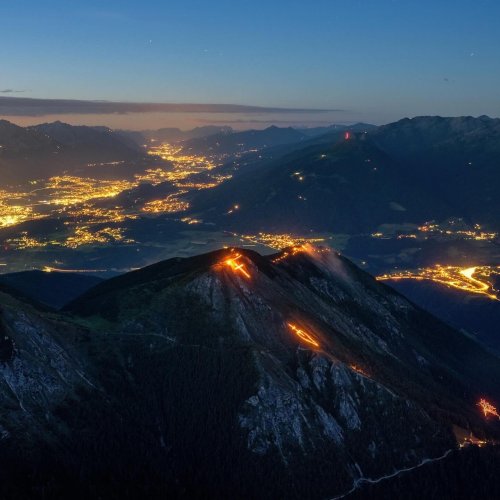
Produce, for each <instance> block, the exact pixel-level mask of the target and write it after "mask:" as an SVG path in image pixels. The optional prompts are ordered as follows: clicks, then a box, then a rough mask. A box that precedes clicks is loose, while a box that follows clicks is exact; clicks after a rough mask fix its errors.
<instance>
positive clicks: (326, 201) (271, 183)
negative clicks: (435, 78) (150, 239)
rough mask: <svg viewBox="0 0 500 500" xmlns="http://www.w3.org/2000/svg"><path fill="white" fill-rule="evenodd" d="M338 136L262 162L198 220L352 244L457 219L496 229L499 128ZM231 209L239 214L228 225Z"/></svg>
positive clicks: (429, 121) (445, 123)
mask: <svg viewBox="0 0 500 500" xmlns="http://www.w3.org/2000/svg"><path fill="white" fill-rule="evenodd" d="M341 134H342V132H339V131H336V132H332V133H329V134H325V135H322V136H320V137H315V138H312V139H309V140H308V141H307V143H304V146H307V147H304V148H302V149H299V148H297V143H296V144H295V145H294V146H291V149H293V151H292V152H290V153H289V154H283V151H282V152H281V154H274V155H273V158H271V159H269V158H265V159H264V160H263V161H262V162H259V160H258V159H256V160H255V161H254V162H253V163H252V164H251V168H245V169H242V171H241V174H240V175H235V177H234V179H232V180H231V181H229V182H226V183H224V184H223V185H221V186H220V187H218V188H216V189H214V190H210V192H208V191H207V192H202V193H199V194H198V195H197V196H196V197H195V199H194V200H193V202H192V210H193V212H199V213H200V215H201V216H202V218H204V219H208V220H214V221H217V222H221V223H223V224H224V225H226V226H228V227H230V228H236V229H240V230H241V229H243V230H246V229H250V230H277V229H279V230H284V231H286V230H300V231H308V230H310V229H313V230H327V231H337V232H338V231H341V232H346V233H349V234H353V233H356V232H360V231H361V232H368V231H373V230H375V229H376V228H377V227H378V226H379V225H380V224H384V223H400V222H413V223H422V222H423V221H425V220H428V219H431V220H442V219H446V218H448V217H456V216H459V217H465V218H466V219H467V220H468V221H470V222H472V223H477V222H479V223H482V224H488V225H489V226H491V227H498V224H499V222H498V217H497V216H496V214H497V213H500V197H499V196H497V193H496V187H497V186H498V185H499V184H500V170H499V169H498V165H499V161H500V146H498V144H500V141H499V137H500V120H493V119H490V118H487V117H481V118H439V117H423V118H415V119H413V120H408V119H406V120H402V121H400V122H397V123H394V124H390V125H386V126H383V127H379V128H376V129H372V130H371V131H368V132H367V133H358V134H352V136H351V139H350V140H346V141H341V142H340V143H339V142H338V141H339V136H340V135H341ZM229 137H231V136H229ZM298 144H299V145H300V144H301V143H300V142H299V143H298ZM295 172H297V174H296V175H294V173H295ZM301 178H302V179H303V180H302V181H300V182H298V180H299V179H301ZM249 186H252V189H249ZM233 205H239V206H240V210H239V211H238V212H233V213H232V214H231V216H230V217H229V216H226V217H224V215H223V214H225V213H227V212H228V211H229V210H230V208H231V207H232V206H233Z"/></svg>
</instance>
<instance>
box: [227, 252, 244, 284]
mask: <svg viewBox="0 0 500 500" xmlns="http://www.w3.org/2000/svg"><path fill="white" fill-rule="evenodd" d="M241 257H242V256H241V254H239V253H238V254H235V256H234V257H232V258H230V259H226V260H225V261H224V264H226V266H228V267H230V268H231V269H232V270H233V272H235V273H240V274H243V276H245V278H250V273H249V272H248V271H247V270H246V268H245V264H242V263H241V262H238V260H239V259H241Z"/></svg>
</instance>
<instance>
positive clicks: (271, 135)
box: [183, 126, 307, 155]
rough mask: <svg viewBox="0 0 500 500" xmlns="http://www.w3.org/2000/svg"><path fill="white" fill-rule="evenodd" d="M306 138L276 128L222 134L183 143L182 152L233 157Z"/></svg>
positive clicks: (305, 136)
mask: <svg viewBox="0 0 500 500" xmlns="http://www.w3.org/2000/svg"><path fill="white" fill-rule="evenodd" d="M306 138H307V135H306V134H304V133H303V132H300V131H298V130H295V129H293V128H292V127H288V128H279V127H276V126H271V127H268V128H266V129H264V130H246V131H243V132H234V133H228V132H223V133H219V134H215V135H210V136H207V137H200V138H196V139H191V140H188V141H185V142H184V144H183V147H184V150H185V151H187V152H191V153H197V154H218V155H234V154H241V153H245V152H247V151H251V150H261V149H265V148H271V147H275V146H281V145H284V144H293V143H297V142H300V141H302V140H304V139H306Z"/></svg>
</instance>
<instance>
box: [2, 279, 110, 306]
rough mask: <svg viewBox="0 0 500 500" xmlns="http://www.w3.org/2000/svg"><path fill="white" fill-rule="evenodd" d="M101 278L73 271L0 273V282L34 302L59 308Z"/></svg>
mask: <svg viewBox="0 0 500 500" xmlns="http://www.w3.org/2000/svg"><path fill="white" fill-rule="evenodd" d="M101 281H102V279H101V278H98V277H96V276H86V275H82V274H74V273H60V272H43V271H22V272H18V273H8V274H0V284H1V285H6V286H8V287H9V288H10V289H12V290H14V291H16V292H17V293H19V294H20V295H21V296H23V297H26V298H27V299H30V300H32V301H34V302H38V303H40V304H43V305H46V306H49V307H52V308H55V309H59V308H61V307H62V306H64V305H65V304H67V303H68V302H70V301H71V300H73V299H75V298H76V297H78V296H79V295H81V294H82V293H84V292H85V291H87V290H88V289H89V288H91V287H93V286H95V285H97V284H98V283H99V282H101Z"/></svg>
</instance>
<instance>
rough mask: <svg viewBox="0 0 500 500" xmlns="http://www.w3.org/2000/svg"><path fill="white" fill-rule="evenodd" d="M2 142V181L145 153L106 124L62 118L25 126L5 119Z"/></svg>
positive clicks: (0, 130) (0, 124) (0, 134)
mask: <svg viewBox="0 0 500 500" xmlns="http://www.w3.org/2000/svg"><path fill="white" fill-rule="evenodd" d="M0 146H1V147H0V180H1V181H3V182H19V181H24V180H27V179H36V178H43V177H47V176H50V175H55V174H59V173H61V172H62V171H69V172H71V171H74V170H76V169H81V168H85V167H86V166H87V164H88V163H93V164H98V163H105V162H114V161H127V160H137V159H139V158H141V157H142V156H143V155H144V152H143V151H142V150H141V149H140V148H139V147H138V146H137V145H136V144H135V143H133V142H132V141H130V140H129V139H126V138H124V137H123V136H120V135H119V134H115V133H114V132H113V131H112V130H110V129H107V128H105V127H84V126H73V125H68V124H66V123H61V122H54V123H45V124H42V125H36V126H32V127H26V128H23V127H18V126H17V125H14V124H12V123H10V122H7V121H5V120H2V121H1V122H0Z"/></svg>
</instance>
